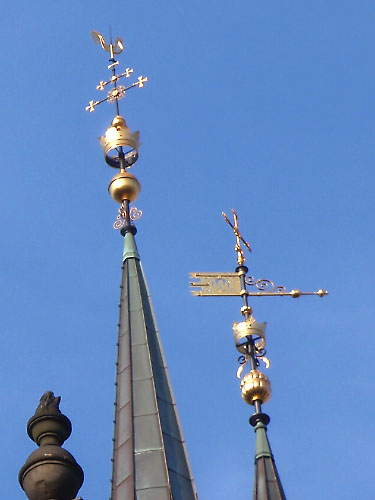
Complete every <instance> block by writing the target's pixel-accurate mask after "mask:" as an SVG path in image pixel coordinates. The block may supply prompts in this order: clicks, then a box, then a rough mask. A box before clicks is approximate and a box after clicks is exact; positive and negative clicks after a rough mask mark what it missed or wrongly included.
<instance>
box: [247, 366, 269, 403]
mask: <svg viewBox="0 0 375 500" xmlns="http://www.w3.org/2000/svg"><path fill="white" fill-rule="evenodd" d="M241 396H242V399H243V400H244V401H246V403H248V404H249V405H254V402H255V401H256V400H260V401H261V402H262V403H266V402H267V401H268V400H269V399H270V397H271V382H270V381H269V378H268V377H267V376H266V375H264V373H262V372H260V371H258V370H251V371H250V373H248V374H247V375H245V376H244V378H243V379H242V380H241Z"/></svg>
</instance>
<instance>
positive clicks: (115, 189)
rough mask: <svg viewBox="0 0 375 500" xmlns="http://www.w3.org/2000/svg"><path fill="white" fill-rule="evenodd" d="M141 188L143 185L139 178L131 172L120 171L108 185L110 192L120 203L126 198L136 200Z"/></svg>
mask: <svg viewBox="0 0 375 500" xmlns="http://www.w3.org/2000/svg"><path fill="white" fill-rule="evenodd" d="M140 190H141V185H140V183H139V182H138V179H137V178H136V177H134V175H132V174H129V172H120V173H119V174H117V175H115V176H114V177H113V179H112V180H111V182H110V183H109V186H108V191H109V194H110V195H111V196H112V198H113V199H114V200H115V201H117V202H118V203H122V202H123V201H124V200H129V201H134V200H135V199H136V198H137V196H138V194H139V191H140Z"/></svg>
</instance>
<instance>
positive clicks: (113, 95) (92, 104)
mask: <svg viewBox="0 0 375 500" xmlns="http://www.w3.org/2000/svg"><path fill="white" fill-rule="evenodd" d="M91 36H92V38H93V40H94V42H95V43H97V44H99V45H101V47H102V49H103V50H105V51H107V52H109V54H110V60H109V61H110V64H109V65H108V69H109V70H111V71H112V76H111V78H110V79H109V80H108V81H104V80H101V81H100V82H99V85H97V86H96V89H97V90H100V91H101V90H104V89H105V88H106V86H107V85H109V84H111V85H112V88H111V89H110V90H109V91H108V93H107V97H104V98H103V99H100V100H97V101H94V100H91V101H89V104H88V106H86V108H85V109H86V111H89V112H90V113H93V112H94V111H95V108H96V106H99V104H101V103H102V102H106V101H108V102H115V103H116V108H117V112H118V101H119V100H120V99H122V98H123V97H124V96H125V93H126V92H127V91H128V90H129V89H131V88H134V87H139V88H142V87H144V84H145V83H146V82H148V78H147V76H143V75H141V76H138V78H137V81H136V82H134V83H132V84H131V85H129V86H127V87H125V86H123V85H117V82H118V81H119V80H120V79H121V78H129V77H130V75H131V74H132V73H133V72H134V70H133V68H126V70H125V71H124V72H123V73H120V74H116V67H117V66H118V64H119V62H118V61H116V59H115V54H120V53H121V52H122V51H123V50H124V43H123V41H122V39H121V38H119V37H117V38H116V40H115V41H114V43H112V41H111V43H107V42H106V41H105V39H104V37H103V35H101V34H100V33H98V32H97V31H92V32H91Z"/></svg>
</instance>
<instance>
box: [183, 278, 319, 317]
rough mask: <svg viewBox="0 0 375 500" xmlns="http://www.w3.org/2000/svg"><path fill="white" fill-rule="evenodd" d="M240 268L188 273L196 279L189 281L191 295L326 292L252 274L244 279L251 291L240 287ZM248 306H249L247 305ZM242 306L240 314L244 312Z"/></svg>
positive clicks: (263, 294)
mask: <svg viewBox="0 0 375 500" xmlns="http://www.w3.org/2000/svg"><path fill="white" fill-rule="evenodd" d="M240 274H241V270H240V271H239V272H238V273H190V278H193V279H196V280H197V281H195V282H190V286H191V288H192V290H191V293H192V295H196V296H199V297H218V296H226V297H230V296H233V295H239V296H242V295H247V296H248V297H266V296H269V297H285V296H289V297H293V298H297V297H300V296H301V295H318V296H319V297H323V296H324V295H327V294H328V292H327V291H325V290H322V289H320V290H318V291H317V292H301V291H300V290H295V289H293V290H290V291H289V290H287V288H286V287H285V286H282V285H275V284H274V282H273V281H271V280H268V279H263V278H262V279H258V280H257V279H255V278H254V277H253V276H248V277H247V278H246V279H245V283H246V285H249V286H253V287H255V288H256V289H257V290H258V291H256V292H251V291H248V290H245V289H241V282H240ZM248 307H250V306H248ZM243 311H246V307H245V309H244V308H242V309H241V312H242V314H244V315H245V314H246V312H243Z"/></svg>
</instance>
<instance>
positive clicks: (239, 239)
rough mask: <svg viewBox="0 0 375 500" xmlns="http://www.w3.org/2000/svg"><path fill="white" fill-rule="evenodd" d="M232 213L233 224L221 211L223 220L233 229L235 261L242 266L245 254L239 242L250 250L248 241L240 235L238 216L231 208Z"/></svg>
mask: <svg viewBox="0 0 375 500" xmlns="http://www.w3.org/2000/svg"><path fill="white" fill-rule="evenodd" d="M232 214H233V224H232V223H231V221H230V220H229V219H228V217H227V214H226V213H225V212H222V215H223V217H224V219H225V221H226V222H227V223H228V224H229V225H230V227H231V228H232V229H233V232H234V234H235V236H236V245H235V247H234V250H235V251H236V252H237V262H238V265H239V266H243V265H244V263H245V255H244V252H243V250H242V247H241V242H242V243H243V244H244V245H245V247H246V248H247V249H248V250H249V252H251V248H250V243H248V242H247V241H246V240H244V238H243V237H242V236H241V233H240V232H239V229H238V217H237V214H236V211H235V210H234V209H233V208H232Z"/></svg>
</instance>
